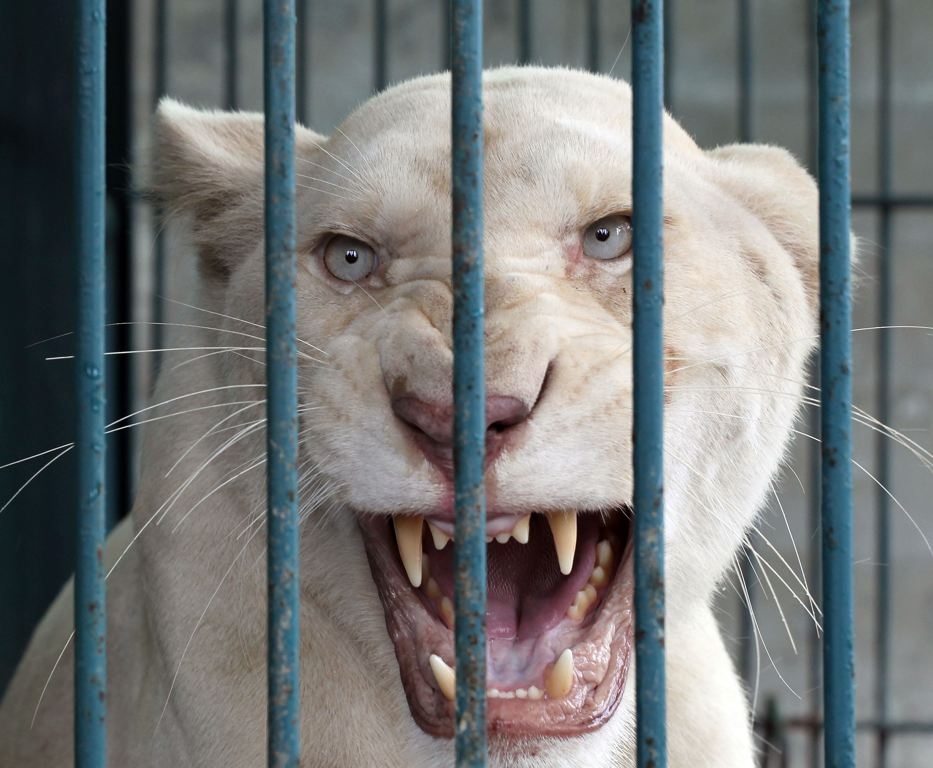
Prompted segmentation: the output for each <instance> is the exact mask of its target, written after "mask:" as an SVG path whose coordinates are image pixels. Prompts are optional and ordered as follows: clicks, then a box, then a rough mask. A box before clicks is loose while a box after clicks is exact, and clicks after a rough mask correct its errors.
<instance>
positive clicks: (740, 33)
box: [736, 0, 758, 717]
mask: <svg viewBox="0 0 933 768" xmlns="http://www.w3.org/2000/svg"><path fill="white" fill-rule="evenodd" d="M751 5H752V2H751V0H739V3H738V6H739V8H738V11H739V13H738V24H737V25H736V34H737V39H736V68H737V69H738V73H739V77H738V99H737V106H738V109H737V118H738V120H737V122H738V134H739V141H741V142H749V141H752V140H753V133H754V78H755V60H754V46H753V42H754V41H753V39H752V30H753V25H752V7H751ZM754 542H755V532H754V531H749V532H748V533H747V535H746V544H745V545H744V546H743V547H742V552H741V554H740V555H739V563H740V571H741V579H742V583H743V584H744V585H745V586H744V588H743V589H742V592H741V593H740V594H739V598H740V600H739V602H740V605H739V637H740V638H741V645H740V646H739V672H740V674H741V675H742V678H743V679H744V680H745V685H746V687H747V688H748V689H749V690H752V689H753V687H754V683H755V674H756V662H757V657H756V651H757V648H756V643H755V639H756V638H755V621H754V618H755V598H756V596H757V589H756V587H757V583H758V580H757V577H756V573H755V566H754V564H753V558H754V557H755V553H754ZM752 705H753V707H754V702H752ZM752 716H753V717H754V716H755V713H754V712H752Z"/></svg>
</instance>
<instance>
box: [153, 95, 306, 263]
mask: <svg viewBox="0 0 933 768" xmlns="http://www.w3.org/2000/svg"><path fill="white" fill-rule="evenodd" d="M263 133H264V130H263V116H262V115H261V114H257V113H250V112H217V111H202V110H198V109H192V108H191V107H186V106H184V105H183V104H180V103H178V102H177V101H173V100H172V99H163V100H162V101H161V102H160V103H159V109H158V111H157V112H156V116H155V126H154V135H155V142H154V147H153V155H152V160H151V168H150V173H149V176H150V180H149V184H150V188H149V192H150V195H151V196H152V197H153V198H154V200H155V201H156V202H157V203H158V204H159V205H160V206H161V208H162V211H163V213H164V215H166V216H169V217H171V216H176V215H182V216H186V217H189V219H190V221H191V223H192V226H193V230H194V238H195V244H196V245H197V247H198V251H199V254H200V257H201V263H200V266H201V271H202V274H205V275H207V276H212V277H220V278H223V277H225V276H226V275H228V274H229V273H230V272H231V271H232V270H233V269H235V267H236V265H237V264H238V263H239V261H240V260H241V259H242V258H243V257H245V255H246V254H247V253H248V252H249V251H250V250H252V249H253V248H255V247H256V244H257V243H258V242H259V241H260V240H261V239H262V226H263V199H264V198H263V178H264V171H263V158H264V151H263V146H264V136H263ZM323 141H324V138H323V137H322V136H319V135H317V134H315V133H314V132H312V131H309V130H308V129H306V128H303V127H301V126H297V127H296V134H295V144H296V153H299V154H312V153H313V152H315V151H316V148H317V145H318V144H320V143H321V142H323Z"/></svg>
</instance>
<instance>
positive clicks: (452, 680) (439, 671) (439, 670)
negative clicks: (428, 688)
mask: <svg viewBox="0 0 933 768" xmlns="http://www.w3.org/2000/svg"><path fill="white" fill-rule="evenodd" d="M428 664H430V665H431V671H432V672H433V673H434V679H435V680H437V687H438V688H440V689H441V693H442V694H444V698H445V699H447V701H453V700H454V694H455V693H456V691H457V674H456V673H455V672H454V670H453V669H452V668H451V667H449V666H448V665H447V662H446V661H444V660H443V659H442V658H441V657H440V656H438V655H437V654H436V653H432V654H431V655H430V656H429V657H428Z"/></svg>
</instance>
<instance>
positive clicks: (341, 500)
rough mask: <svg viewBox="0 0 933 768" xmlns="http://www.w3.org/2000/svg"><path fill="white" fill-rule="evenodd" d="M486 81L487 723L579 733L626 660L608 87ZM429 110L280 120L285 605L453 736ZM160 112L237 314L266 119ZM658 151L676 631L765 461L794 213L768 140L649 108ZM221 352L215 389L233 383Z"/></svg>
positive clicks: (803, 186) (802, 187) (624, 513)
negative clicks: (660, 117)
mask: <svg viewBox="0 0 933 768" xmlns="http://www.w3.org/2000/svg"><path fill="white" fill-rule="evenodd" d="M484 96H485V121H486V131H485V143H486V150H485V151H486V154H485V174H486V176H485V209H486V217H485V241H484V242H485V259H486V262H485V274H486V282H485V291H486V308H485V310H486V311H485V321H486V389H487V395H488V403H487V413H486V417H487V423H488V428H487V452H488V457H487V471H486V489H487V506H488V523H487V535H488V537H489V538H490V539H491V540H490V543H489V544H488V548H487V557H488V570H489V584H488V589H489V608H488V612H487V631H488V634H489V638H490V639H489V646H488V660H489V663H488V668H489V672H488V689H489V696H490V698H489V704H488V713H489V721H490V727H491V729H492V730H493V731H494V732H503V733H507V734H511V735H522V736H535V735H558V734H559V735H568V734H576V733H582V732H585V731H589V730H592V729H594V728H597V727H599V726H600V725H602V724H603V723H605V722H606V721H607V719H609V718H610V717H611V716H612V715H613V713H614V712H615V710H616V707H617V705H618V703H619V701H620V698H621V694H622V692H623V690H624V688H625V684H626V676H627V672H628V671H629V669H630V668H631V663H632V661H633V656H632V654H631V647H632V621H631V617H632V607H631V598H632V569H631V546H630V543H631V542H630V524H629V521H630V517H631V514H632V509H631V506H630V504H631V495H632V469H631V466H632V407H631V403H632V356H631V352H632V334H631V327H632V300H631V296H632V273H631V263H632V252H631V247H630V245H631V230H630V219H629V216H630V212H631V209H632V200H631V133H630V124H631V101H630V95H629V89H628V87H627V86H625V85H624V84H622V83H618V82H615V81H612V80H610V79H608V78H605V77H597V76H591V75H586V74H583V73H577V72H569V71H551V70H541V69H506V70H500V71H497V72H493V73H491V74H489V75H488V76H487V77H486V81H485V94H484ZM449 112H450V103H449V81H448V79H447V78H446V77H430V78H422V79H419V80H415V81H412V82H410V83H407V84H405V85H402V86H399V87H397V88H394V89H392V90H390V91H388V92H387V93H385V94H383V95H381V96H379V97H377V98H375V99H373V100H372V101H370V102H368V103H367V104H365V105H363V106H362V107H361V108H360V109H359V110H357V112H355V113H354V114H353V115H352V116H351V117H350V118H349V119H348V120H347V122H346V123H345V124H344V125H343V126H342V127H341V129H340V130H339V131H338V132H336V133H335V134H334V135H333V136H331V137H330V138H324V137H320V136H316V135H314V134H311V133H310V132H307V131H302V132H301V133H300V135H299V153H300V158H299V162H298V172H299V177H298V182H299V189H298V193H299V196H298V197H299V208H298V232H299V240H298V254H299V275H298V284H297V291H298V302H299V320H298V335H299V336H300V338H301V339H302V340H303V342H302V344H301V345H300V348H299V354H300V355H301V367H300V387H301V390H302V392H301V405H302V412H301V414H300V425H301V426H300V428H301V440H302V442H301V451H302V467H303V469H304V470H305V472H306V474H305V479H306V485H305V488H304V500H305V502H306V503H307V504H306V507H305V511H306V513H307V520H306V522H305V527H304V533H303V547H304V549H303V552H304V559H303V563H302V567H303V568H304V571H303V579H304V580H305V583H306V590H305V593H306V597H307V599H309V600H314V601H317V602H318V603H320V604H321V605H323V606H325V607H326V609H327V610H329V611H330V612H331V614H332V616H333V620H334V622H335V623H336V624H338V625H339V626H341V628H342V629H343V631H344V632H345V633H346V635H347V637H348V642H349V643H351V644H356V645H357V646H359V648H361V649H363V651H364V654H366V655H367V658H368V659H369V663H370V664H371V665H372V669H371V670H370V674H371V675H372V676H374V677H377V678H379V679H380V680H383V681H384V682H382V683H380V686H381V688H382V689H385V688H392V689H398V690H401V689H402V688H403V689H404V693H405V696H406V697H407V701H408V704H409V707H410V711H411V713H412V715H413V716H414V719H415V721H416V722H417V723H418V725H420V726H421V728H423V729H424V730H425V731H427V732H428V733H430V734H434V735H450V734H451V733H452V703H451V702H450V698H451V690H452V685H453V683H452V679H451V675H452V673H451V672H450V669H449V667H450V666H452V665H453V661H454V659H453V637H452V630H451V626H452V599H453V584H454V579H453V555H452V551H453V548H454V547H455V546H456V541H452V542H451V541H449V539H450V537H451V536H452V534H453V486H452V483H453V481H452V410H453V405H452V384H451V378H452V368H451V366H452V352H451V346H452V340H451V308H452V295H451V264H450V253H451V244H450V220H451V215H450V208H451V205H450V159H449V158H450V139H449V132H450V131H449V123H450V121H449ZM162 123H163V124H162V126H161V131H162V143H163V145H164V146H163V150H162V157H163V158H164V159H165V163H164V166H163V167H162V168H160V169H158V172H159V174H160V178H159V179H157V187H160V188H161V191H162V194H163V197H164V199H166V200H167V201H168V202H169V203H170V204H172V205H173V206H174V207H176V208H179V209H182V210H184V211H186V212H188V213H189V214H191V216H192V218H193V220H194V222H195V230H196V234H197V236H198V237H199V239H200V242H201V246H202V253H203V255H204V268H203V271H204V273H205V281H206V285H207V289H206V290H207V293H208V294H209V295H210V296H213V297H214V298H215V299H216V301H217V302H218V303H222V304H223V306H224V307H225V309H224V311H225V312H226V313H229V314H230V315H234V316H236V317H245V318H249V319H252V320H256V321H261V319H262V310H261V306H262V295H263V291H262V274H263V265H262V247H261V231H260V227H261V178H262V177H261V173H262V168H261V125H260V124H259V123H258V122H257V121H256V120H255V119H254V118H250V117H247V116H232V117H231V116H224V117H221V116H216V115H215V116H210V115H203V114H199V113H193V112H190V111H186V110H183V109H181V108H179V107H177V106H170V107H168V108H164V109H163V118H162ZM665 138H666V147H665V157H664V166H665V177H664V190H665V229H664V240H665V296H666V305H665V330H664V339H665V346H664V353H665V365H666V375H665V396H666V408H665V452H666V458H667V461H666V466H665V472H666V477H665V496H666V504H667V517H666V541H667V552H666V556H667V574H668V575H667V594H668V616H669V619H668V620H669V621H671V622H674V621H676V617H677V614H678V611H681V610H684V609H686V608H688V607H689V605H690V604H691V603H696V602H703V601H706V600H708V599H709V595H710V593H711V591H712V589H713V587H714V586H715V584H716V582H717V580H718V579H719V578H720V577H721V576H722V575H723V573H724V571H725V570H726V569H727V567H729V565H730V564H731V562H732V558H733V554H734V552H735V549H736V547H737V546H738V545H739V544H740V542H741V540H742V537H743V535H744V530H745V528H746V527H747V525H748V524H749V523H750V522H751V520H752V517H753V515H754V513H755V511H756V509H757V507H758V505H759V503H760V501H761V499H762V497H763V495H764V493H765V491H766V489H767V486H768V483H769V481H770V478H771V475H772V474H773V472H774V470H775V469H776V467H777V464H778V462H779V460H780V457H781V454H782V451H783V448H784V444H785V441H786V438H787V435H788V433H789V429H790V425H791V422H792V419H793V417H794V413H795V411H796V408H797V405H798V402H799V397H800V390H801V383H800V382H801V379H802V378H803V366H804V362H805V358H806V356H807V354H808V352H809V350H810V348H811V346H812V336H813V334H814V332H815V315H814V301H813V293H814V281H815V277H814V269H815V258H816V214H817V212H816V195H815V187H814V186H813V184H812V182H811V181H810V179H809V178H808V177H807V176H806V174H804V173H803V172H802V171H800V170H799V169H798V168H797V166H796V164H795V163H794V162H793V160H792V159H790V158H789V157H788V156H787V155H786V154H784V153H782V152H780V151H779V150H774V149H770V148H764V147H747V148H739V147H731V148H725V149H721V150H717V151H715V152H712V153H704V152H703V151H701V150H699V149H698V148H697V147H696V146H695V144H694V143H693V142H692V140H691V139H690V138H689V137H688V136H687V135H686V134H685V133H683V131H682V130H681V129H680V128H679V127H678V126H677V125H676V124H675V123H674V122H673V121H672V120H668V121H667V124H666V137H665ZM226 357H227V358H228V359H226V360H225V361H224V363H223V365H224V372H225V376H227V377H229V379H230V380H236V379H237V378H245V377H247V376H248V377H250V378H251V379H252V378H254V377H255V365H254V364H252V363H249V362H247V361H244V360H243V359H241V358H237V357H236V356H233V355H228V356H226ZM309 500H310V502H309ZM364 552H365V558H364ZM367 560H368V565H367ZM376 595H378V598H379V602H377V599H376ZM380 603H381V606H380ZM306 631H307V630H306ZM311 631H313V628H311ZM399 676H400V678H401V684H402V688H398V685H397V680H398V678H399ZM626 716H627V717H629V716H630V713H626Z"/></svg>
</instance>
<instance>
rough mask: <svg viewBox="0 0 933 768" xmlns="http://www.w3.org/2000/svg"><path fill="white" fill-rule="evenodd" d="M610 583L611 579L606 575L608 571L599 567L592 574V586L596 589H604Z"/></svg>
mask: <svg viewBox="0 0 933 768" xmlns="http://www.w3.org/2000/svg"><path fill="white" fill-rule="evenodd" d="M608 583H609V577H608V576H607V575H606V569H605V568H603V567H602V566H601V565H597V566H596V567H595V568H594V569H593V572H592V573H591V574H590V584H592V585H593V586H594V587H604V586H606V584H608Z"/></svg>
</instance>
